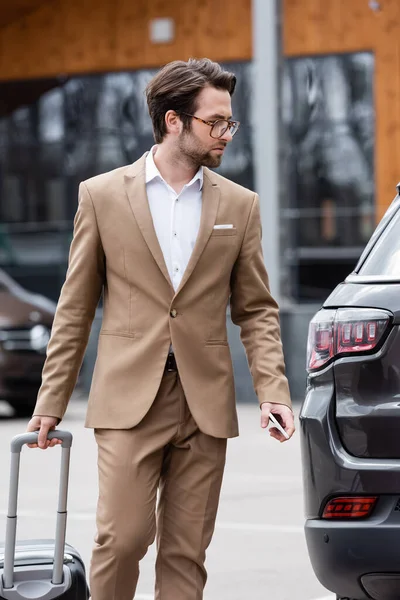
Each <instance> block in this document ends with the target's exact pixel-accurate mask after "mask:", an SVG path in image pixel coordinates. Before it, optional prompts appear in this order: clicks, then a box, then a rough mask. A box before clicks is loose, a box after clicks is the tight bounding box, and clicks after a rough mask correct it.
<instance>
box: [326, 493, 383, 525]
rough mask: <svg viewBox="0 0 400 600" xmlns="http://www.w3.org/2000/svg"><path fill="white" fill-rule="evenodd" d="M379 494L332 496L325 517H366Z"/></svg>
mask: <svg viewBox="0 0 400 600" xmlns="http://www.w3.org/2000/svg"><path fill="white" fill-rule="evenodd" d="M377 500H378V496H369V497H368V498H367V497H364V496H358V497H341V498H332V499H331V500H329V502H327V504H326V506H325V508H324V512H323V514H322V518H323V519H365V518H366V517H369V516H370V514H371V513H372V511H373V509H374V507H375V504H376V501H377Z"/></svg>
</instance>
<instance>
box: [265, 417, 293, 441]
mask: <svg viewBox="0 0 400 600" xmlns="http://www.w3.org/2000/svg"><path fill="white" fill-rule="evenodd" d="M269 418H270V421H271V423H273V424H274V427H276V428H277V430H278V431H280V432H281V434H282V435H283V436H284V437H285V438H286V439H287V440H288V439H289V436H288V434H287V433H286V431H285V430H284V429H283V427H282V425H281V424H280V423H279V421H278V420H277V419H276V418H275V417H274V415H273V414H272V413H269Z"/></svg>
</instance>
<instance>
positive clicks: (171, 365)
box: [166, 352, 177, 373]
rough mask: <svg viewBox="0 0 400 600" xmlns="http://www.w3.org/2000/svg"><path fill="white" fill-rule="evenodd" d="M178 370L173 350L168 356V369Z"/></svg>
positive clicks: (171, 370) (169, 370) (170, 370)
mask: <svg viewBox="0 0 400 600" xmlns="http://www.w3.org/2000/svg"><path fill="white" fill-rule="evenodd" d="M176 370H177V368H176V360H175V356H174V354H173V353H172V352H170V353H169V354H168V356H167V364H166V371H167V373H173V372H174V371H176Z"/></svg>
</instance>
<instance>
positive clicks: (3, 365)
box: [0, 269, 56, 417]
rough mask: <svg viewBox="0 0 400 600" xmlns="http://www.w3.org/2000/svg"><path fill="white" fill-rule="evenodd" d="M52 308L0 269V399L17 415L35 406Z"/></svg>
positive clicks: (22, 414)
mask: <svg viewBox="0 0 400 600" xmlns="http://www.w3.org/2000/svg"><path fill="white" fill-rule="evenodd" d="M55 309H56V305H55V303H54V302H52V301H51V300H49V299H47V298H45V297H43V296H40V295H38V294H33V293H32V292H29V291H27V290H25V289H24V288H22V287H21V286H20V285H19V284H18V283H17V282H16V281H14V279H12V278H11V277H10V276H9V275H7V273H5V272H4V271H2V270H1V269H0V400H6V401H7V402H8V403H9V404H10V405H11V406H12V407H13V409H14V413H15V415H16V416H18V417H28V416H30V415H31V414H32V411H33V408H34V406H35V403H36V397H37V393H38V390H39V387H40V384H41V380H42V369H43V365H44V361H45V358H46V350H47V343H48V341H49V338H50V331H51V327H52V324H53V319H54V314H55Z"/></svg>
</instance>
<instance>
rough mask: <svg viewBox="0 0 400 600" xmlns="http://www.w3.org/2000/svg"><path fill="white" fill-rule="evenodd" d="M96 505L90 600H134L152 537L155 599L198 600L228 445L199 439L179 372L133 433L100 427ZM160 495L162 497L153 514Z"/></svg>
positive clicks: (167, 377)
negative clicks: (153, 545)
mask: <svg viewBox="0 0 400 600" xmlns="http://www.w3.org/2000/svg"><path fill="white" fill-rule="evenodd" d="M95 436H96V441H97V444H98V470H99V499H98V506H97V516H96V523H97V535H96V539H95V547H94V549H93V554H92V561H91V569H90V589H91V597H92V600H132V598H134V595H135V590H136V585H137V581H138V577H139V561H140V560H141V559H142V558H143V557H144V555H145V554H146V551H147V549H148V546H149V545H150V544H152V542H153V541H154V538H155V535H156V533H157V560H156V586H155V600H201V599H202V598H203V589H204V585H205V583H206V579H207V573H206V570H205V568H204V561H205V553H206V548H207V547H208V545H209V543H210V541H211V538H212V534H213V531H214V525H215V518H216V514H217V508H218V502H219V494H220V489H221V483H222V476H223V471H224V466H225V453H226V439H220V438H214V437H211V436H208V435H206V434H204V433H202V432H201V431H200V430H199V429H198V427H197V426H196V423H195V422H194V420H193V417H192V416H191V414H190V411H189V408H188V405H187V403H186V400H185V396H184V393H183V390H182V386H181V382H180V380H179V376H178V374H177V373H176V372H170V373H165V374H164V377H163V380H162V382H161V386H160V389H159V391H158V394H157V397H156V399H155V401H154V403H153V405H152V407H151V408H150V410H149V412H148V413H147V415H146V416H145V418H144V419H143V420H142V421H141V422H140V423H139V424H138V425H137V426H136V427H134V428H133V429H118V430H115V429H114V430H113V429H97V430H96V431H95ZM157 490H158V491H159V498H158V504H157V509H156V498H157Z"/></svg>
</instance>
